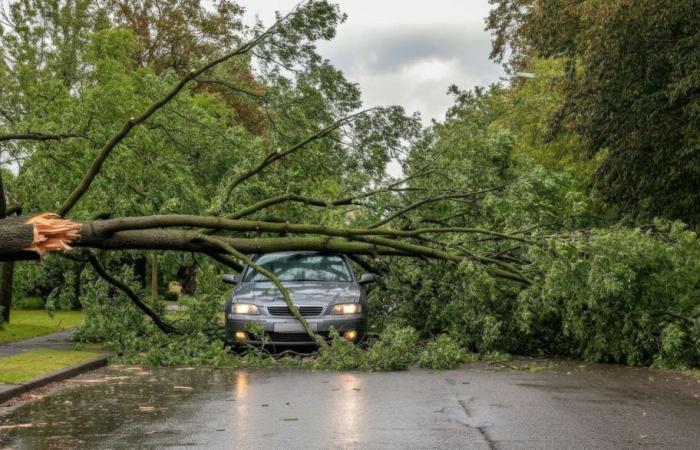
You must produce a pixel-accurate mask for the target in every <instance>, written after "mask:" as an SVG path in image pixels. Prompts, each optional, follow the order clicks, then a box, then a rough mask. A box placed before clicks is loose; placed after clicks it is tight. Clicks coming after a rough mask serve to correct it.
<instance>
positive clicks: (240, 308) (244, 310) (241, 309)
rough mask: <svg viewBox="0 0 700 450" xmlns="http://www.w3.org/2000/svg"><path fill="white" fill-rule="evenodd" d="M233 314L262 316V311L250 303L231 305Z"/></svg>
mask: <svg viewBox="0 0 700 450" xmlns="http://www.w3.org/2000/svg"><path fill="white" fill-rule="evenodd" d="M231 314H249V315H255V314H260V309H258V307H257V306H255V305H251V304H250V303H233V304H231Z"/></svg>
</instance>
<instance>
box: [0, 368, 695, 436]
mask: <svg viewBox="0 0 700 450" xmlns="http://www.w3.org/2000/svg"><path fill="white" fill-rule="evenodd" d="M45 394H46V395H45V397H43V398H35V399H33V400H32V401H28V402H26V403H24V404H22V403H20V404H18V405H14V406H3V407H0V448H17V449H21V448H42V449H43V448H124V449H127V448H128V449H135V448H163V447H168V448H170V447H173V448H514V447H520V448H523V447H527V448H533V447H534V448H636V447H648V448H660V447H664V448H700V380H698V379H696V378H691V377H685V376H682V375H678V374H676V373H671V372H660V371H652V370H647V369H634V368H625V367H618V366H606V365H589V364H586V365H583V364H581V363H573V362H563V363H559V364H558V366H557V367H555V368H553V369H547V370H544V371H541V372H537V373H531V372H527V371H521V370H512V369H509V368H506V369H496V368H495V367H489V366H487V365H485V364H472V365H466V366H464V367H463V368H462V369H459V370H453V371H440V372H439V371H430V370H421V369H415V370H411V371H408V372H397V373H375V374H368V373H325V372H304V371H296V370H289V371H235V370H221V369H218V370H217V369H194V370H174V369H159V370H153V371H150V370H146V369H139V368H130V367H122V368H119V367H117V368H110V369H102V370H99V371H95V372H92V373H89V374H85V375H82V376H81V377H78V378H76V379H73V380H71V381H69V382H67V383H64V384H63V385H62V386H59V387H56V388H54V389H52V390H49V391H48V392H46V393H45ZM35 395H36V394H35ZM3 411H4V412H3Z"/></svg>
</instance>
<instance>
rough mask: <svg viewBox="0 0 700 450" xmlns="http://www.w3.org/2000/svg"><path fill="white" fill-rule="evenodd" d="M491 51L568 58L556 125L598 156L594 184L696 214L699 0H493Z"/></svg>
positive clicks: (655, 207) (516, 61) (662, 208)
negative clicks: (640, 0) (563, 98)
mask: <svg viewBox="0 0 700 450" xmlns="http://www.w3.org/2000/svg"><path fill="white" fill-rule="evenodd" d="M493 3H494V4H495V5H496V7H495V8H494V10H493V11H492V13H491V15H490V17H489V20H488V28H489V29H490V30H491V31H492V32H493V33H494V47H493V55H492V56H493V57H495V58H498V59H501V58H504V57H506V56H507V57H509V64H510V65H511V67H512V68H513V70H514V71H517V70H534V71H535V73H536V74H537V73H538V72H539V70H537V67H536V66H534V65H533V61H536V59H534V58H557V59H562V60H564V61H565V64H566V70H565V71H566V79H565V80H566V82H565V83H564V84H563V85H562V87H561V89H562V92H563V95H564V96H565V101H564V103H563V105H562V106H561V108H560V109H559V110H558V111H555V112H553V114H552V116H553V117H552V119H553V129H554V130H555V133H556V129H562V128H563V129H569V130H572V131H574V132H575V133H577V134H578V136H580V138H581V142H582V143H583V144H585V148H586V150H587V151H588V153H589V154H590V155H597V157H598V158H599V160H600V163H599V165H598V170H597V172H596V174H595V177H594V182H595V186H596V187H597V188H598V189H599V190H600V192H601V193H602V194H603V196H604V197H605V198H606V199H607V200H608V202H609V203H610V204H611V205H613V206H615V207H617V208H618V210H619V211H621V212H623V213H627V214H629V215H631V216H633V217H638V218H639V219H641V220H649V218H651V217H654V216H658V215H660V216H664V217H669V218H678V219H682V220H686V221H690V222H692V223H696V222H697V219H698V217H697V211H698V204H699V203H698V202H699V198H698V184H697V183H698V179H700V176H699V175H700V173H699V172H698V171H699V170H700V161H699V159H698V158H700V148H699V147H698V120H699V116H698V104H699V103H698V102H700V90H699V89H698V87H699V86H700V84H698V83H699V81H698V76H697V74H698V73H699V72H700V32H699V31H698V30H699V29H700V3H698V2H697V1H694V0H683V1H674V2H665V1H644V2H638V1H633V0H614V1H597V0H577V1H569V0H566V1H537V0H528V1H521V0H494V1H493Z"/></svg>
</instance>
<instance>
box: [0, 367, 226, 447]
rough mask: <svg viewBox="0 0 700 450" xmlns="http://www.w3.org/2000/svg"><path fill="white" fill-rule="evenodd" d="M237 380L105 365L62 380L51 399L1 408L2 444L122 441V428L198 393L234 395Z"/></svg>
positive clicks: (214, 373) (213, 372) (200, 372)
mask: <svg viewBox="0 0 700 450" xmlns="http://www.w3.org/2000/svg"><path fill="white" fill-rule="evenodd" d="M235 383H236V377H235V376H234V371H233V370H228V369H209V368H197V369H195V370H182V369H164V368H160V369H149V370H144V369H140V368H134V367H110V368H106V369H100V370H97V371H94V372H90V373H88V374H84V375H81V376H79V377H76V378H73V379H70V380H67V381H66V382H63V383H60V385H59V386H58V387H56V388H54V389H53V390H52V392H50V393H49V394H50V395H47V396H46V397H43V398H36V397H37V396H36V395H31V394H30V395H28V396H25V398H26V399H28V400H29V401H28V402H26V403H24V404H20V405H17V406H10V407H7V406H6V407H5V408H4V409H10V412H9V413H3V410H2V409H3V408H2V407H0V448H6V447H9V448H47V447H48V448H75V447H86V446H90V443H92V444H93V445H94V443H96V442H100V441H105V440H113V439H115V438H116V439H117V440H118V438H119V435H118V430H120V429H133V428H134V427H140V426H143V424H144V423H153V422H157V421H158V420H159V419H162V418H164V417H165V416H166V415H168V414H172V413H174V412H176V410H177V409H178V408H180V407H181V406H182V405H183V404H186V403H187V401H188V399H190V398H191V397H192V396H193V395H196V394H198V393H202V392H209V393H211V392H220V393H221V395H230V387H231V385H232V384H235ZM32 397H34V398H32ZM167 431H168V432H170V433H173V434H177V433H178V430H167ZM149 432H153V431H152V430H144V433H149ZM155 432H163V430H156V431H155ZM17 444H19V445H17Z"/></svg>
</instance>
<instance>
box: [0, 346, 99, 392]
mask: <svg viewBox="0 0 700 450" xmlns="http://www.w3.org/2000/svg"><path fill="white" fill-rule="evenodd" d="M103 354H104V353H100V352H86V351H75V350H50V349H42V350H34V351H31V352H26V353H20V354H18V355H12V356H8V357H7V358H1V359H0V383H4V384H21V383H25V382H27V381H30V380H32V379H34V378H37V377H40V376H44V375H48V374H50V373H51V372H55V371H57V370H60V369H63V368H66V367H70V366H74V365H76V364H79V363H82V362H85V361H88V360H90V359H93V358H97V357H98V356H100V355H103Z"/></svg>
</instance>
